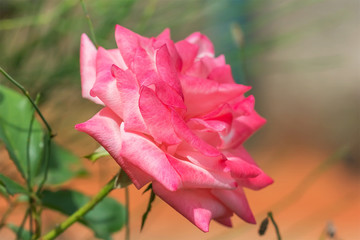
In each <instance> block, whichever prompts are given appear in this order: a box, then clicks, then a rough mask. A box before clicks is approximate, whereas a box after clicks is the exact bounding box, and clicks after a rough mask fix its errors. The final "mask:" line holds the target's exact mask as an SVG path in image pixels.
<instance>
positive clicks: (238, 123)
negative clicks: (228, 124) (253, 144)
mask: <svg viewBox="0 0 360 240" xmlns="http://www.w3.org/2000/svg"><path fill="white" fill-rule="evenodd" d="M265 122H266V120H265V119H264V118H263V117H261V116H260V115H259V114H257V113H256V112H255V111H253V112H252V113H250V114H249V115H248V116H240V117H238V118H236V119H235V120H234V121H233V123H232V124H233V127H232V129H231V130H230V132H229V134H228V135H226V136H224V137H223V138H222V139H223V146H222V148H225V149H228V148H235V147H237V146H239V145H241V144H242V143H244V142H245V141H246V140H247V139H248V138H249V137H250V136H251V135H252V134H253V133H254V132H255V131H256V130H258V129H259V128H260V127H261V126H263V125H264V124H265Z"/></svg>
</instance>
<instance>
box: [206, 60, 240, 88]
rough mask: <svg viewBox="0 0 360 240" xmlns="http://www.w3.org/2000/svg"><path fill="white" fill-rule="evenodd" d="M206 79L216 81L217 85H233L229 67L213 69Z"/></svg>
mask: <svg viewBox="0 0 360 240" xmlns="http://www.w3.org/2000/svg"><path fill="white" fill-rule="evenodd" d="M208 78H209V79H211V80H214V81H217V82H218V83H232V84H234V83H235V81H234V78H233V76H232V73H231V67H230V66H229V65H224V66H220V67H215V68H214V69H213V70H212V71H211V72H210V74H209V76H208Z"/></svg>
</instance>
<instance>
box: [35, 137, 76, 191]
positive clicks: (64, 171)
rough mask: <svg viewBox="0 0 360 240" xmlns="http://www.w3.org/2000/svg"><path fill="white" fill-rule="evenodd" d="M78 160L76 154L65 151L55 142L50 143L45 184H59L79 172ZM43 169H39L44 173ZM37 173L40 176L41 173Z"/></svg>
mask: <svg viewBox="0 0 360 240" xmlns="http://www.w3.org/2000/svg"><path fill="white" fill-rule="evenodd" d="M81 170H82V169H81V166H80V161H79V158H78V157H77V156H75V155H74V154H72V153H71V152H69V151H67V150H66V149H64V148H63V147H61V146H59V145H57V144H56V143H54V142H52V143H51V150H50V159H49V168H48V176H47V181H46V184H53V185H55V184H61V183H64V182H66V181H68V180H70V179H71V178H73V177H76V176H78V173H80V172H81ZM44 171H45V169H44V168H42V169H41V173H42V174H44ZM42 174H41V175H39V178H41V177H42V176H43V175H42Z"/></svg>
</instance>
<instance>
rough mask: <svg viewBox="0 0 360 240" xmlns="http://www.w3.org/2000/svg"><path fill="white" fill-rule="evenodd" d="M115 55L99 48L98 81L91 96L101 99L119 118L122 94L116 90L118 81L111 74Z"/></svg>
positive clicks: (97, 57)
mask: <svg viewBox="0 0 360 240" xmlns="http://www.w3.org/2000/svg"><path fill="white" fill-rule="evenodd" d="M113 55H114V54H111V53H110V52H109V51H107V50H105V49H104V48H102V47H99V49H98V52H97V54H96V81H95V83H94V86H93V88H92V89H91V91H90V94H91V96H93V97H97V98H99V99H100V100H101V101H102V102H103V103H104V104H105V105H106V106H107V107H110V108H111V109H112V110H113V111H114V112H115V113H116V114H118V116H119V117H122V113H121V112H122V109H121V98H120V92H119V91H118V89H117V88H116V79H115V78H114V77H113V76H112V74H111V67H112V65H113V64H114V59H113Z"/></svg>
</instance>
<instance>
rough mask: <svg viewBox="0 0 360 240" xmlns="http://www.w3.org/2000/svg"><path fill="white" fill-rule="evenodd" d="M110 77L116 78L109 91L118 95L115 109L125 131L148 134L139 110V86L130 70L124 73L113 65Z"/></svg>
mask: <svg viewBox="0 0 360 240" xmlns="http://www.w3.org/2000/svg"><path fill="white" fill-rule="evenodd" d="M112 75H113V76H114V77H115V78H116V86H115V87H114V86H112V87H113V89H111V91H118V93H119V96H118V97H117V99H118V100H119V102H118V103H117V104H118V105H117V107H118V108H119V111H121V116H122V118H123V119H124V123H125V129H126V130H127V131H138V132H143V133H149V130H148V128H147V127H146V125H145V122H144V119H143V117H142V116H141V113H140V109H139V98H140V94H139V85H138V83H137V80H136V77H135V75H134V74H133V73H132V72H131V70H130V69H127V70H126V71H124V70H122V69H120V68H118V67H116V66H115V65H113V66H112Z"/></svg>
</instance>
